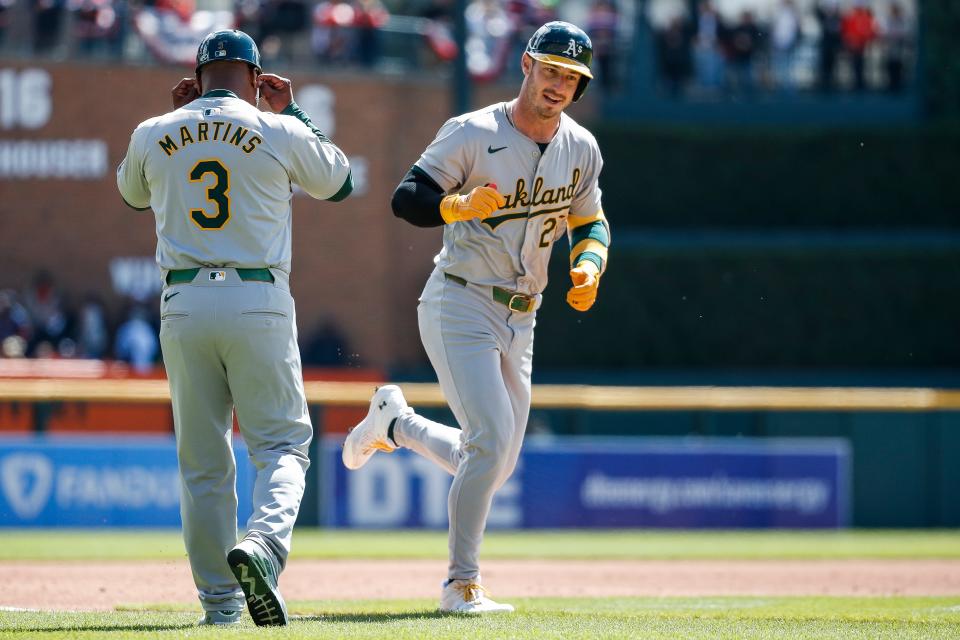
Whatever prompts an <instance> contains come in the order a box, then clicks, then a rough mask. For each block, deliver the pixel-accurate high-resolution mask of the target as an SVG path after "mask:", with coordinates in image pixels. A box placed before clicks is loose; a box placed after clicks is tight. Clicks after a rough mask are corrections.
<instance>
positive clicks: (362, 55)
mask: <svg viewBox="0 0 960 640" xmlns="http://www.w3.org/2000/svg"><path fill="white" fill-rule="evenodd" d="M389 19H390V12H389V11H387V9H386V7H384V6H383V4H382V3H381V2H380V0H356V6H355V7H354V20H353V27H354V29H355V30H356V49H355V51H356V54H355V57H356V59H357V60H358V61H359V62H360V64H362V65H363V66H365V67H372V66H373V65H374V64H376V63H377V61H378V60H379V59H380V47H381V45H380V40H381V38H380V29H382V28H383V27H384V26H385V25H386V24H387V21H388V20H389Z"/></svg>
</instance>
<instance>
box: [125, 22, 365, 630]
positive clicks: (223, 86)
mask: <svg viewBox="0 0 960 640" xmlns="http://www.w3.org/2000/svg"><path fill="white" fill-rule="evenodd" d="M172 96H173V106H174V110H173V111H171V112H170V113H167V114H166V115H162V116H158V117H155V118H151V119H149V120H146V121H145V122H143V123H141V124H140V125H139V126H138V127H137V129H136V130H135V131H134V132H133V135H132V136H131V139H130V146H129V149H128V151H127V155H126V158H124V160H123V162H122V163H121V164H120V166H119V168H118V169H117V185H118V187H119V189H120V194H121V195H122V196H123V199H124V200H125V201H126V202H127V204H129V205H130V206H131V207H133V208H135V209H140V210H142V209H146V208H148V207H150V208H152V209H153V211H154V214H155V216H156V226H157V240H158V242H157V262H158V263H159V266H160V269H161V274H162V277H163V283H164V288H163V293H162V301H161V307H160V313H161V327H160V343H161V347H162V350H163V359H164V364H165V366H166V370H167V375H168V377H169V379H170V392H171V396H172V398H173V418H174V427H175V430H176V437H177V456H178V459H179V462H180V475H181V481H182V482H181V487H182V491H181V505H180V512H181V516H182V519H183V535H184V541H185V544H186V549H187V555H188V556H189V558H190V566H191V568H192V570H193V578H194V581H195V582H196V585H197V590H198V591H199V596H200V602H201V604H202V605H203V609H204V615H203V617H202V618H201V619H200V623H201V624H218V625H222V624H233V623H236V622H239V621H240V616H241V611H242V609H243V606H244V601H246V605H247V608H248V609H249V611H250V616H251V617H252V618H253V621H254V623H256V624H257V625H261V626H262V625H283V624H286V623H287V610H286V606H285V604H284V601H283V598H282V596H281V595H280V591H279V590H278V588H277V578H278V576H279V574H280V572H281V571H282V569H283V567H284V565H285V563H286V559H287V555H288V554H289V552H290V540H291V535H292V531H293V524H294V521H295V520H296V518H297V512H298V510H299V507H300V499H301V498H302V496H303V489H304V484H305V479H304V472H305V471H306V469H307V466H308V465H309V463H310V461H309V459H308V457H307V456H308V446H309V444H310V440H311V437H312V435H313V427H312V426H311V424H310V418H309V415H308V413H307V403H306V400H305V397H304V392H303V375H302V372H301V368H300V353H299V351H298V349H297V329H296V318H295V315H294V302H293V298H291V296H290V288H289V275H290V253H291V238H290V236H291V208H290V204H291V184H296V185H299V186H300V187H301V188H302V189H303V191H305V192H306V193H308V194H309V195H311V196H313V197H314V198H318V199H322V200H333V201H338V200H342V199H343V198H345V197H346V196H347V195H348V194H349V193H350V191H351V190H352V189H353V180H352V178H351V174H350V167H349V164H348V162H347V158H346V156H345V155H344V154H343V152H342V151H341V150H340V149H338V148H337V146H336V145H334V144H333V143H332V142H330V140H328V139H327V138H326V136H324V135H323V134H322V133H321V132H320V131H319V130H317V129H316V127H314V126H313V124H312V123H311V121H310V119H309V118H308V117H307V115H306V114H305V113H304V112H303V111H301V110H300V108H299V107H298V106H297V104H296V103H295V102H294V101H293V90H292V87H291V83H290V81H289V80H287V79H286V78H281V77H279V76H276V75H272V74H268V73H262V72H261V67H260V54H259V52H258V50H257V46H256V44H255V43H254V41H253V40H252V39H251V38H250V36H248V35H247V34H245V33H243V32H241V31H217V32H215V33H212V34H210V35H208V36H207V37H206V38H205V39H204V40H203V42H202V43H201V44H200V47H199V49H198V51H197V67H196V77H195V78H184V79H183V80H181V81H180V83H179V84H178V85H177V86H176V87H174V89H173V91H172ZM260 96H262V97H263V99H264V102H265V103H266V106H267V107H269V108H270V110H272V111H273V112H274V113H265V112H261V111H260V110H259V109H257V104H258V102H259V98H260ZM234 409H235V410H236V413H237V418H238V421H239V424H240V431H241V433H242V435H243V438H244V440H245V441H246V444H247V447H248V449H249V453H250V458H251V459H252V461H253V464H254V465H255V466H256V470H257V472H256V483H255V485H254V490H253V503H254V504H253V514H252V515H251V516H250V519H249V520H248V521H247V527H246V528H247V533H246V536H245V537H244V538H243V539H242V540H241V541H240V542H239V543H238V542H237V495H236V488H235V480H236V467H235V464H234V458H233V450H232V448H231V427H232V422H233V419H232V414H233V410H234Z"/></svg>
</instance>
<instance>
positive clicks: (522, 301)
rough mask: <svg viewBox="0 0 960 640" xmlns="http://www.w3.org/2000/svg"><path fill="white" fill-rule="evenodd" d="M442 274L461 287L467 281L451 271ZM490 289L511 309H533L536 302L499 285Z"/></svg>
mask: <svg viewBox="0 0 960 640" xmlns="http://www.w3.org/2000/svg"><path fill="white" fill-rule="evenodd" d="M443 275H444V276H445V277H446V279H447V280H450V281H451V282H456V283H457V284H459V285H460V286H461V287H465V286H467V281H466V280H464V279H463V278H461V277H460V276H455V275H453V274H452V273H445V274H443ZM491 289H493V299H494V300H496V301H497V302H499V303H500V304H502V305H504V306H505V307H507V308H508V309H511V310H513V311H520V312H521V313H527V312H528V311H533V307H534V305H535V304H536V303H537V299H536V298H534V297H533V296H528V295H527V294H525V293H515V292H513V291H507V290H506V289H501V288H500V287H491Z"/></svg>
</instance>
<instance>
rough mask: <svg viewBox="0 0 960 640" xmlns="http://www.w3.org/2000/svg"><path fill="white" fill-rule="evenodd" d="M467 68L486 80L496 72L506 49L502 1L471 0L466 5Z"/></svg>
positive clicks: (506, 28) (507, 32) (507, 33)
mask: <svg viewBox="0 0 960 640" xmlns="http://www.w3.org/2000/svg"><path fill="white" fill-rule="evenodd" d="M466 21H467V45H466V49H467V69H469V71H470V75H472V76H473V77H474V78H478V79H481V80H489V79H491V78H494V77H496V76H498V75H500V72H501V71H503V69H504V67H505V66H506V61H507V57H508V52H509V50H510V35H511V33H510V24H511V23H510V16H509V14H508V13H507V10H506V7H505V6H504V4H503V2H502V0H472V1H471V2H470V4H468V5H467V11H466Z"/></svg>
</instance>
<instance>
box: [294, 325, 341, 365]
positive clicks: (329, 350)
mask: <svg viewBox="0 0 960 640" xmlns="http://www.w3.org/2000/svg"><path fill="white" fill-rule="evenodd" d="M349 354H350V348H349V346H348V345H347V339H346V337H345V336H344V335H343V332H341V331H340V329H339V328H338V327H337V325H336V323H335V322H333V320H329V319H328V320H324V321H322V322H321V323H320V326H319V327H318V328H317V331H316V332H315V333H314V334H313V336H312V337H311V338H310V341H309V342H308V343H307V345H306V347H305V348H304V349H302V354H301V357H302V358H303V364H305V365H315V366H323V367H342V366H345V365H347V364H348V358H349Z"/></svg>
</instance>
